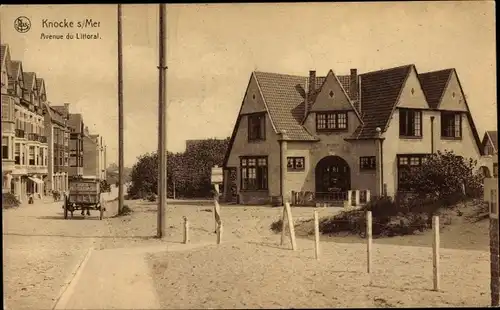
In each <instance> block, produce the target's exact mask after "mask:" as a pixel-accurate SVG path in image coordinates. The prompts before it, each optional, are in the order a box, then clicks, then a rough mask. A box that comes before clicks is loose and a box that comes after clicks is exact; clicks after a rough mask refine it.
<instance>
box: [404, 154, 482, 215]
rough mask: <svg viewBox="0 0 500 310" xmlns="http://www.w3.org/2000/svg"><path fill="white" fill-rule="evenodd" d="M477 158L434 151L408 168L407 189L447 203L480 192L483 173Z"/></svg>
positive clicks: (450, 203) (453, 202)
mask: <svg viewBox="0 0 500 310" xmlns="http://www.w3.org/2000/svg"><path fill="white" fill-rule="evenodd" d="M476 166H477V161H476V160H473V159H472V158H470V159H465V158H464V157H462V156H457V155H455V154H454V153H453V151H444V152H441V151H437V153H436V154H432V155H429V156H428V157H427V160H426V161H424V162H423V163H422V165H421V166H415V167H412V168H411V173H409V174H407V176H408V179H407V180H406V181H407V182H408V184H409V187H410V190H411V191H412V192H414V193H415V194H417V195H418V196H419V197H427V198H431V199H434V200H436V201H440V202H441V203H443V204H445V205H447V206H449V205H453V204H455V203H457V202H458V201H461V200H464V199H465V198H472V197H479V196H480V195H481V193H482V187H483V185H482V175H481V173H480V172H479V171H478V169H477V168H476Z"/></svg>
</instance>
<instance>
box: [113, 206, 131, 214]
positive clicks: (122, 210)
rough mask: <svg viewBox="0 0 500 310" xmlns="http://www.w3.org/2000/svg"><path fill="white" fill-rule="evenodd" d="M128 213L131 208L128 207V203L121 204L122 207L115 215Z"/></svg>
mask: <svg viewBox="0 0 500 310" xmlns="http://www.w3.org/2000/svg"><path fill="white" fill-rule="evenodd" d="M130 213H132V209H130V207H129V206H128V205H123V208H122V209H121V210H119V211H118V214H117V215H116V216H117V217H118V216H125V215H129V214H130Z"/></svg>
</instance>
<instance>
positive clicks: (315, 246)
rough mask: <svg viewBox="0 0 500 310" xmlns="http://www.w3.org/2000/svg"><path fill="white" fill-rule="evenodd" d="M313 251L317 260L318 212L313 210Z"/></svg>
mask: <svg viewBox="0 0 500 310" xmlns="http://www.w3.org/2000/svg"><path fill="white" fill-rule="evenodd" d="M314 249H315V255H316V259H319V218H318V210H314Z"/></svg>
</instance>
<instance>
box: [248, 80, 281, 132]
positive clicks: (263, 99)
mask: <svg viewBox="0 0 500 310" xmlns="http://www.w3.org/2000/svg"><path fill="white" fill-rule="evenodd" d="M252 77H253V78H254V79H255V81H256V82H257V88H258V89H259V93H260V95H261V96H262V101H264V106H265V107H266V112H267V115H269V120H270V121H271V125H272V126H273V129H274V132H275V133H279V132H278V130H277V129H276V125H275V124H274V121H273V118H272V116H271V113H269V107H268V106H267V102H266V98H265V97H264V93H263V92H262V88H261V87H260V83H259V80H258V79H257V75H256V74H255V71H253V72H252ZM249 85H250V83H249ZM241 106H243V103H242V104H241ZM238 115H239V114H238Z"/></svg>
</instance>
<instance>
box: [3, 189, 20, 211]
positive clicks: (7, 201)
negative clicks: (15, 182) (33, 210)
mask: <svg viewBox="0 0 500 310" xmlns="http://www.w3.org/2000/svg"><path fill="white" fill-rule="evenodd" d="M19 204H20V201H19V200H18V199H17V197H16V196H15V195H14V194H12V193H2V206H3V208H4V209H9V208H15V207H18V206H19Z"/></svg>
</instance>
